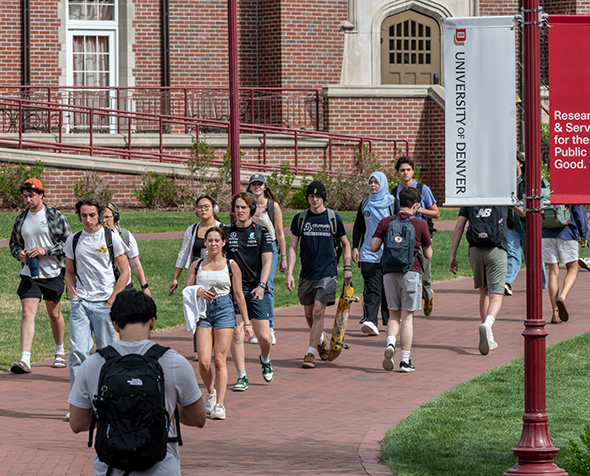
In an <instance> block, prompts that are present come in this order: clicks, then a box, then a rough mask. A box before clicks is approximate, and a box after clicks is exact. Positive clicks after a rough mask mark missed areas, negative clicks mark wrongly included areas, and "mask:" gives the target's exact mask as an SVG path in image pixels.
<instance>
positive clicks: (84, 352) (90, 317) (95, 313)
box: [69, 297, 115, 388]
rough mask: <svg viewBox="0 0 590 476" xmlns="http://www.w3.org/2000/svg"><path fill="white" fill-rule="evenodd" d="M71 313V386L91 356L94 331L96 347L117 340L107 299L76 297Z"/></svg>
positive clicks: (100, 347) (101, 346)
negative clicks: (79, 370)
mask: <svg viewBox="0 0 590 476" xmlns="http://www.w3.org/2000/svg"><path fill="white" fill-rule="evenodd" d="M71 303H72V312H71V313H70V357H69V363H70V388H71V387H73V386H74V380H75V379H76V374H77V373H78V368H79V367H80V365H82V362H84V361H85V360H86V359H87V358H88V357H89V356H90V349H92V346H93V344H94V343H93V341H92V331H94V338H95V339H96V348H97V349H102V348H103V347H106V346H107V345H111V344H113V343H114V342H115V327H114V326H113V323H112V322H111V308H110V307H107V306H105V303H106V301H98V302H91V301H84V300H82V299H80V298H78V297H75V298H73V299H72V301H71Z"/></svg>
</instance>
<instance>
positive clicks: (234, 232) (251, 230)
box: [223, 223, 272, 289]
mask: <svg viewBox="0 0 590 476" xmlns="http://www.w3.org/2000/svg"><path fill="white" fill-rule="evenodd" d="M255 227H260V228H261V229H262V233H261V235H262V243H258V242H257V241H256V231H255ZM223 231H224V232H225V236H226V237H227V248H228V253H227V257H228V258H229V259H233V260H235V261H236V262H237V263H238V265H239V267H240V269H241V270H242V286H243V287H244V288H245V289H254V288H255V287H256V286H258V283H260V273H261V272H262V253H270V254H271V255H272V240H271V238H270V233H269V232H268V230H267V229H266V228H264V227H262V226H260V225H258V224H255V223H252V224H251V225H250V226H248V227H246V228H238V227H237V226H236V224H235V223H233V224H231V225H226V226H225V227H224V228H223ZM259 235H260V232H259Z"/></svg>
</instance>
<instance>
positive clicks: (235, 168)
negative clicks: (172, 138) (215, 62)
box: [227, 0, 241, 195]
mask: <svg viewBox="0 0 590 476" xmlns="http://www.w3.org/2000/svg"><path fill="white" fill-rule="evenodd" d="M227 16H228V22H227V23H228V38H229V42H228V43H229V134H228V138H229V148H230V160H231V193H232V195H235V194H236V193H238V192H239V191H240V189H241V182H240V91H239V82H238V13H237V0H227Z"/></svg>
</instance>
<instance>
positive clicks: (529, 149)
mask: <svg viewBox="0 0 590 476" xmlns="http://www.w3.org/2000/svg"><path fill="white" fill-rule="evenodd" d="M539 13H540V10H539V0H524V43H523V48H524V97H525V120H526V123H525V151H526V159H525V160H526V172H525V173H526V194H527V200H526V208H527V220H526V254H527V255H526V261H527V268H526V279H527V315H526V320H525V321H524V325H525V330H524V332H523V333H522V335H523V336H524V407H525V409H524V415H523V418H522V420H523V428H522V436H521V437H520V441H519V442H518V445H517V446H516V448H513V449H512V451H513V453H514V456H516V458H517V459H518V463H517V464H516V465H515V466H514V467H513V468H511V469H509V470H507V471H506V472H505V473H504V475H506V476H510V475H516V474H518V475H525V474H526V475H547V474H551V475H564V476H567V473H566V472H565V471H564V470H563V469H561V468H559V467H558V466H556V465H555V463H554V462H553V460H554V458H555V456H556V455H557V452H558V451H559V448H556V447H555V446H554V445H553V441H552V440H551V436H550V435H549V427H548V426H547V412H546V407H545V383H546V382H545V337H546V336H547V332H546V331H545V320H544V319H543V306H542V289H541V270H540V265H541V214H540V211H539V209H540V206H541V200H540V195H541V150H540V145H541V128H540V124H541V91H540V89H541V84H540V52H539V50H540V48H539Z"/></svg>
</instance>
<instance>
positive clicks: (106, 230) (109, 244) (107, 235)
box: [72, 226, 121, 281]
mask: <svg viewBox="0 0 590 476" xmlns="http://www.w3.org/2000/svg"><path fill="white" fill-rule="evenodd" d="M103 228H104V240H105V242H106V244H107V250H109V261H110V262H111V266H112V267H113V274H114V275H115V281H117V280H118V279H119V276H121V272H120V271H119V270H118V269H117V265H116V264H115V251H114V250H113V235H112V233H114V231H113V230H111V229H110V228H107V227H106V226H103ZM109 232H110V233H109ZM81 234H82V232H81V231H79V232H78V233H76V234H75V235H74V238H73V240H72V254H73V255H74V259H73V260H72V261H73V262H74V273H75V274H76V277H77V278H78V279H80V276H78V268H77V267H76V246H78V241H80V235H81Z"/></svg>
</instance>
